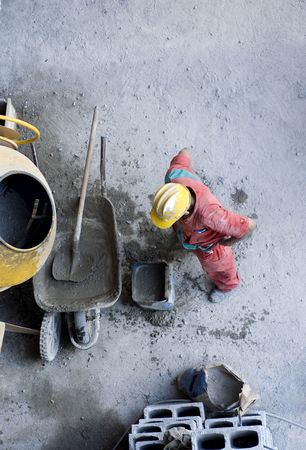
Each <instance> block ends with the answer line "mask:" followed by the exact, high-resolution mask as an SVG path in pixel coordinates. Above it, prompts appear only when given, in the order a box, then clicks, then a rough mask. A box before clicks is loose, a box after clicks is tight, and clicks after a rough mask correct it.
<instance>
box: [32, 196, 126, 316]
mask: <svg viewBox="0 0 306 450" xmlns="http://www.w3.org/2000/svg"><path fill="white" fill-rule="evenodd" d="M99 210H100V213H99ZM97 214H98V218H95V217H87V218H86V219H83V225H82V233H81V239H80V253H81V254H82V252H86V253H89V254H90V255H92V257H93V265H92V269H91V272H90V274H89V275H88V277H87V278H86V279H85V280H84V281H82V282H80V283H75V282H72V281H57V280H55V279H54V278H53V276H52V264H53V259H54V255H55V253H56V252H57V251H58V249H59V248H60V246H61V245H62V244H63V243H64V242H65V243H66V242H69V241H71V242H72V237H73V228H72V226H71V229H70V230H69V231H66V232H64V233H63V232H62V233H59V234H58V235H57V238H56V242H55V245H54V248H53V251H52V254H51V255H50V257H49V258H48V260H47V262H46V264H45V266H44V267H43V268H42V270H41V271H40V272H39V273H38V275H36V277H35V278H34V292H35V297H36V301H37V303H38V305H39V306H40V307H41V308H42V309H44V310H47V311H79V310H82V309H90V308H94V307H101V308H103V307H107V306H111V305H112V304H113V303H114V301H116V299H117V297H118V296H119V293H120V292H119V291H120V288H119V286H118V285H119V281H118V279H119V275H118V274H119V270H120V268H119V262H118V259H117V243H116V233H115V229H114V221H113V214H112V211H111V207H110V205H109V204H108V202H105V203H104V204H103V211H102V212H101V205H100V206H99V207H98V208H96V209H95V211H94V213H93V214H92V216H93V215H96V216H97Z"/></svg>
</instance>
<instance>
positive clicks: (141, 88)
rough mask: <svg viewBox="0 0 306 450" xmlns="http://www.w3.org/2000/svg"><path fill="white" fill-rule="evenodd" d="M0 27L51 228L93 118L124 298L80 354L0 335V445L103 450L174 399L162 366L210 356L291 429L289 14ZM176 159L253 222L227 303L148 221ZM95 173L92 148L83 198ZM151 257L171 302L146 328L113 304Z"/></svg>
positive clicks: (137, 314)
mask: <svg viewBox="0 0 306 450" xmlns="http://www.w3.org/2000/svg"><path fill="white" fill-rule="evenodd" d="M0 15H1V16H0V17H1V49H2V60H1V69H0V90H1V92H0V94H1V95H3V96H7V95H11V96H12V98H13V101H14V103H15V105H16V107H17V109H18V111H19V114H20V116H21V117H23V118H24V119H26V120H28V121H30V122H32V123H34V124H35V125H37V126H38V127H39V128H40V130H41V133H42V137H41V140H40V142H39V143H38V144H37V151H38V155H39V160H40V164H41V168H42V170H43V172H44V173H45V175H46V177H47V179H48V181H49V183H50V185H51V187H52V189H53V191H54V195H55V199H56V202H57V206H58V212H59V218H61V217H62V215H63V214H65V212H67V210H68V209H67V206H66V200H68V199H69V198H75V197H76V195H77V192H78V189H79V187H80V182H81V168H82V165H83V162H84V151H85V148H86V146H85V141H86V140H87V139H88V131H89V126H90V121H91V113H92V108H93V106H94V105H95V104H97V105H99V106H100V109H101V113H100V123H99V130H98V132H99V134H103V135H106V136H107V139H108V157H107V176H108V188H109V196H110V198H112V200H114V204H115V207H116V210H117V214H118V221H119V226H120V231H121V235H122V242H123V247H124V250H123V256H124V258H123V266H124V293H123V295H122V299H121V300H120V301H119V302H118V303H117V304H116V305H115V306H114V307H113V308H112V309H111V310H106V311H105V312H104V313H103V317H102V320H101V334H100V339H99V342H98V344H97V345H96V347H95V348H93V349H92V350H91V351H84V352H81V351H77V350H75V349H74V348H72V347H71V345H70V344H69V342H68V340H67V339H66V340H64V341H63V348H62V349H61V352H60V354H59V356H58V358H57V359H56V360H55V361H54V362H53V363H51V364H42V362H41V361H40V359H39V355H38V342H37V339H36V338H35V337H34V338H31V337H24V336H18V335H9V334H7V335H6V337H5V342H4V345H3V351H2V354H1V359H0V365H1V370H0V382H1V384H0V396H1V412H0V416H1V420H0V430H1V431H0V433H1V435H0V448H3V449H10V450H11V449H12V450H13V449H16V450H17V449H18V450H23V449H44V450H47V449H50V450H53V449H59V448H61V449H63V450H64V449H74V450H76V449H83V448H89V449H104V450H109V449H111V448H112V445H113V444H114V443H115V442H116V440H117V438H118V437H119V435H120V434H121V433H122V431H123V430H124V429H125V428H126V427H127V426H128V425H129V424H130V423H131V422H133V421H135V420H136V418H137V417H138V415H139V414H140V413H141V411H142V409H143V407H144V406H145V405H146V404H147V403H152V402H154V401H156V400H162V399H167V398H172V397H177V396H178V393H177V392H176V389H175V385H174V379H175V376H176V375H177V374H178V373H179V372H180V371H182V370H183V369H184V368H186V367H188V366H190V365H192V366H193V365H199V364H202V363H203V362H207V361H211V360H222V361H225V362H227V363H228V364H230V365H232V366H233V367H234V368H235V369H236V370H237V371H239V372H240V373H241V374H242V375H243V376H244V377H245V378H246V379H247V380H248V381H249V383H250V384H251V385H252V386H253V388H254V389H255V390H257V391H258V392H259V393H260V394H261V400H260V401H259V402H258V407H259V408H263V409H266V410H268V411H273V412H275V413H279V414H282V415H284V416H287V417H289V418H291V419H293V420H297V421H300V422H304V423H306V411H305V388H306V384H305V337H306V327H305V310H306V304H305V294H304V288H305V267H304V266H305V251H306V248H305V239H304V234H305V233H304V231H305V230H304V227H305V219H306V211H305V142H306V131H305V130H306V128H305V117H306V83H305V73H306V59H305V55H306V45H305V38H306V26H305V24H306V4H305V2H304V1H302V0H293V1H291V2H285V1H278V0H271V1H269V2H267V1H264V0H236V1H234V2H226V1H222V0H218V1H214V0H206V1H193V2H190V1H188V0H178V1H176V2H174V1H159V0H155V1H152V2H150V1H141V0H138V1H137V0H129V1H128V0H126V1H124V0H115V1H111V0H107V1H103V2H102V1H96V0H71V1H70V2H61V1H59V0H54V1H52V2H49V1H40V2H38V1H30V0H23V1H21V0H10V1H7V0H4V1H2V10H1V13H0ZM184 146H189V147H191V149H192V151H193V155H194V161H195V163H194V165H195V167H196V169H197V171H198V173H199V174H200V175H201V176H203V178H204V179H205V180H206V181H207V183H209V185H210V186H211V188H212V190H213V192H214V193H215V194H216V195H217V196H219V198H220V199H221V201H222V202H223V203H224V205H225V206H227V207H229V208H232V209H234V210H237V211H240V212H241V213H244V214H248V215H253V217H257V218H258V230H257V232H256V234H255V235H254V238H253V239H252V240H251V241H249V242H246V243H244V244H240V245H239V246H237V248H236V255H237V262H238V264H239V267H240V271H241V274H242V277H243V285H242V288H241V290H240V294H239V296H238V298H237V299H236V300H235V301H232V302H230V303H224V304H222V305H217V306H211V305H210V304H208V302H207V291H208V289H209V282H208V280H207V279H206V278H205V277H204V276H203V275H202V273H201V269H200V267H199V265H198V263H197V262H196V261H195V259H193V257H192V256H191V255H184V253H183V252H182V251H180V250H177V249H176V247H175V246H174V244H173V238H172V237H171V236H170V235H168V234H164V233H160V232H158V231H155V230H153V229H152V227H151V225H150V222H149V215H148V212H149V207H150V206H149V205H150V200H149V196H150V194H152V192H153V191H154V190H155V189H156V188H157V187H158V186H159V185H160V184H161V183H162V181H163V175H164V171H165V169H166V167H167V164H168V162H169V160H170V158H171V156H172V155H174V154H175V152H176V151H177V150H178V149H180V148H182V147H184ZM22 150H24V151H25V153H26V154H28V155H29V149H27V148H25V149H22ZM98 176H99V168H98V150H97V152H96V155H95V163H94V168H93V171H92V187H91V188H92V189H93V190H95V189H96V187H97V183H98V181H97V180H98ZM236 189H242V190H243V191H244V192H245V193H246V194H247V198H245V196H244V197H240V203H239V201H237V200H239V198H237V196H236V197H235V196H233V194H235V192H236V191H235V190H236ZM130 223H131V224H130ZM165 255H166V256H167V258H169V259H173V260H174V262H175V268H176V273H177V303H176V308H175V311H174V312H173V313H171V314H170V315H169V317H168V319H167V318H163V319H162V320H156V317H155V316H154V315H153V316H151V315H149V314H146V313H144V312H142V311H141V310H139V309H138V308H137V307H136V306H134V305H133V304H132V303H131V300H130V293H129V264H130V263H131V262H132V261H133V260H139V259H150V258H152V257H164V256H165ZM25 300H26V296H25V295H24V294H23V290H21V291H20V289H19V288H18V289H13V290H11V291H10V292H8V293H6V294H2V296H1V303H0V316H1V319H2V320H7V321H12V322H15V323H19V324H28V325H33V324H34V322H35V320H34V306H33V305H32V307H31V306H30V309H28V308H27V306H28V305H29V302H30V301H31V299H30V300H29V298H28V297H27V300H28V301H25ZM269 425H270V427H271V429H272V432H273V434H274V438H275V441H276V444H277V445H278V446H279V449H280V450H290V449H295V450H304V449H305V440H306V434H305V433H303V432H302V431H301V430H298V429H296V428H293V427H290V426H287V425H285V424H281V423H280V422H277V421H273V420H271V421H269Z"/></svg>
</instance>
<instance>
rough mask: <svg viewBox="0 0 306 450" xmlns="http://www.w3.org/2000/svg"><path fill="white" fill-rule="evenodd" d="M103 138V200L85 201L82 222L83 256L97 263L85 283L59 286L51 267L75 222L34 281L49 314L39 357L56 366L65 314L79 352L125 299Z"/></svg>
mask: <svg viewBox="0 0 306 450" xmlns="http://www.w3.org/2000/svg"><path fill="white" fill-rule="evenodd" d="M105 145H106V144H105V138H101V159H100V174H101V191H102V195H101V197H98V198H96V197H94V198H93V197H87V199H86V206H85V211H84V217H83V222H82V235H84V236H86V239H83V240H82V239H81V240H80V252H81V253H82V252H88V251H90V253H91V256H92V258H93V263H92V268H91V271H90V273H89V274H88V276H87V277H86V278H85V279H84V280H82V281H81V282H77V283H74V282H71V281H59V280H56V279H55V278H54V277H53V274H52V264H53V260H54V257H55V254H56V253H57V251H58V250H59V248H60V246H61V244H62V242H64V241H67V240H68V239H69V236H71V230H72V229H73V227H74V225H75V224H74V220H73V219H70V218H67V220H66V222H65V224H60V225H59V229H61V230H62V231H60V232H59V233H58V234H57V236H56V239H55V243H54V246H53V250H52V252H51V254H50V256H49V258H48V259H47V261H46V263H45V265H44V266H43V267H42V269H41V270H40V271H39V272H38V273H37V275H36V276H35V277H34V278H33V287H34V297H35V301H36V303H37V305H38V306H39V307H40V308H41V309H42V310H44V311H45V314H44V317H43V320H42V325H41V332H40V355H41V358H42V359H43V360H45V361H52V360H53V359H54V358H55V356H56V354H57V352H58V349H59V345H60V336H61V328H62V314H64V315H65V318H66V322H67V324H68V332H69V337H70V340H71V342H72V344H73V345H74V346H75V347H77V348H80V349H88V348H90V347H92V346H93V345H94V344H95V343H96V342H97V339H98V336H99V328H100V310H101V309H104V308H108V307H111V306H112V305H114V303H115V302H116V301H117V300H118V298H119V296H120V294H121V267H120V252H119V245H118V239H117V224H116V217H115V211H114V206H113V204H112V203H111V201H110V200H109V199H108V198H107V194H106V180H105Z"/></svg>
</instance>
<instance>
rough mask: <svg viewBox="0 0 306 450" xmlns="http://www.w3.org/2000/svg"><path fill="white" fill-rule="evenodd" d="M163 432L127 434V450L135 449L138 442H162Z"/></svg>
mask: <svg viewBox="0 0 306 450" xmlns="http://www.w3.org/2000/svg"><path fill="white" fill-rule="evenodd" d="M163 437H164V432H161V433H135V434H130V435H129V450H135V449H136V444H137V443H138V442H152V441H154V442H156V441H158V442H162V441H163Z"/></svg>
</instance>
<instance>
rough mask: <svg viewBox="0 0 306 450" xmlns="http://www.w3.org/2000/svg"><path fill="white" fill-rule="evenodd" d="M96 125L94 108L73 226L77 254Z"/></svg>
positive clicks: (96, 109)
mask: <svg viewBox="0 0 306 450" xmlns="http://www.w3.org/2000/svg"><path fill="white" fill-rule="evenodd" d="M97 125H98V108H97V106H96V107H95V109H94V113H93V118H92V123H91V130H90V136H89V143H88V149H87V155H86V163H85V169H84V176H83V183H82V190H81V196H80V202H79V209H78V215H77V221H76V226H75V230H74V235H73V253H77V251H78V245H79V241H80V236H81V230H82V219H83V213H84V206H85V198H86V192H87V186H88V179H89V170H90V163H91V160H92V154H93V150H94V146H95V140H96V133H97Z"/></svg>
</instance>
